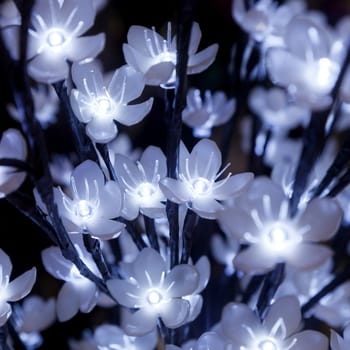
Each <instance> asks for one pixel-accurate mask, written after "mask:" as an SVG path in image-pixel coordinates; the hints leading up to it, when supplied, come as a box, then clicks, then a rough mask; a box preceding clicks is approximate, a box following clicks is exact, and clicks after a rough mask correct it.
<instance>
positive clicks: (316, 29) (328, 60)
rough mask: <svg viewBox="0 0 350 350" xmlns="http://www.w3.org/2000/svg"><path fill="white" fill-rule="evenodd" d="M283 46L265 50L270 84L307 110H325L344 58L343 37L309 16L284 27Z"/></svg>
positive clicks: (300, 17) (298, 17) (294, 19)
mask: <svg viewBox="0 0 350 350" xmlns="http://www.w3.org/2000/svg"><path fill="white" fill-rule="evenodd" d="M284 43H285V46H284V47H272V48H270V49H269V50H268V51H267V56H266V64H267V70H268V74H269V76H270V78H271V80H272V81H273V83H274V84H276V85H279V86H282V87H284V88H287V89H288V91H289V92H290V93H291V95H292V96H293V98H294V99H295V100H296V102H297V103H300V104H303V105H305V106H306V107H309V108H312V109H324V108H326V107H328V106H329V105H330V103H331V102H332V98H331V96H330V93H331V91H332V89H333V87H334V84H335V82H336V80H337V77H338V74H339V71H340V67H341V62H342V59H343V56H344V49H345V44H344V42H343V40H342V38H341V37H340V36H338V37H337V35H336V33H335V32H333V33H331V31H330V30H329V29H328V28H326V27H325V25H321V23H318V22H316V21H314V20H312V19H311V17H305V16H304V17H302V16H296V17H294V18H293V19H292V20H291V21H290V22H289V24H288V26H287V28H286V32H285V35H284Z"/></svg>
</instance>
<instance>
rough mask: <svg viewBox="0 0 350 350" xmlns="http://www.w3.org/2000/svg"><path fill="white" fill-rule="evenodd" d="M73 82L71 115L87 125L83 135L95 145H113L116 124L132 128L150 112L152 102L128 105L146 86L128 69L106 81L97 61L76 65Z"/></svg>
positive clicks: (119, 71) (131, 69)
mask: <svg viewBox="0 0 350 350" xmlns="http://www.w3.org/2000/svg"><path fill="white" fill-rule="evenodd" d="M107 76H108V77H107ZM72 79H73V82H74V84H75V86H76V88H73V89H72V91H71V93H70V101H71V105H72V108H73V111H74V113H75V115H76V117H77V118H78V119H79V120H80V121H81V122H83V123H85V124H86V133H87V134H88V135H89V137H90V138H91V139H92V140H93V141H95V142H99V143H107V142H110V141H112V140H113V139H114V138H115V137H116V135H117V132H118V129H117V125H116V122H119V123H121V124H123V125H127V126H130V125H134V124H136V123H138V122H140V121H141V120H142V119H143V118H144V117H145V115H146V114H148V113H149V111H150V110H151V108H152V103H153V98H149V99H148V100H147V101H145V102H142V103H132V104H131V103H130V102H132V101H133V100H135V99H136V98H138V97H140V95H141V93H142V91H143V89H144V86H145V85H144V79H143V76H142V74H141V73H139V72H136V71H135V70H134V69H133V68H132V67H129V66H127V65H124V66H122V67H120V68H118V69H116V70H115V72H114V74H113V75H112V77H111V78H109V75H106V76H104V75H103V73H102V71H101V67H100V66H99V64H98V63H97V62H96V61H94V62H89V63H84V64H79V63H76V64H73V66H72Z"/></svg>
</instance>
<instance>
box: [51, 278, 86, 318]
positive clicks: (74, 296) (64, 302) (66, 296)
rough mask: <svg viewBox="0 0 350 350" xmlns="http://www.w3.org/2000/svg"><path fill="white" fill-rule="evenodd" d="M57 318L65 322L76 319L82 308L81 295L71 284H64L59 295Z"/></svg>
mask: <svg viewBox="0 0 350 350" xmlns="http://www.w3.org/2000/svg"><path fill="white" fill-rule="evenodd" d="M56 305H57V318H58V320H59V321H60V322H65V321H68V320H70V319H71V318H72V317H74V316H75V315H76V314H77V313H78V311H79V307H80V300H79V294H78V293H77V292H76V290H75V288H74V286H73V285H72V284H71V283H68V282H66V283H64V284H63V286H62V287H61V289H60V291H59V293H58V295H57V304H56Z"/></svg>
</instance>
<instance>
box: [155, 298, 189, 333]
mask: <svg viewBox="0 0 350 350" xmlns="http://www.w3.org/2000/svg"><path fill="white" fill-rule="evenodd" d="M189 311H190V304H189V302H188V301H187V300H185V299H172V300H171V301H169V302H167V303H166V304H165V305H164V307H162V308H161V309H160V310H159V314H160V317H161V319H162V321H163V322H164V324H165V326H166V327H169V328H177V327H179V326H181V325H182V324H183V323H184V322H185V320H186V318H187V315H188V313H189Z"/></svg>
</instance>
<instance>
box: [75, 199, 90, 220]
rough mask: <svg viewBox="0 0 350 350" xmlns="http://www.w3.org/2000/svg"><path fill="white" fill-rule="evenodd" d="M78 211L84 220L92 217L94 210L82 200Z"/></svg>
mask: <svg viewBox="0 0 350 350" xmlns="http://www.w3.org/2000/svg"><path fill="white" fill-rule="evenodd" d="M76 211H77V214H78V215H79V216H80V217H81V218H82V219H88V218H89V217H90V216H91V215H92V212H93V208H92V206H91V204H90V203H89V202H88V201H87V200H85V199H82V200H80V201H79V202H78V204H77V207H76Z"/></svg>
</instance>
